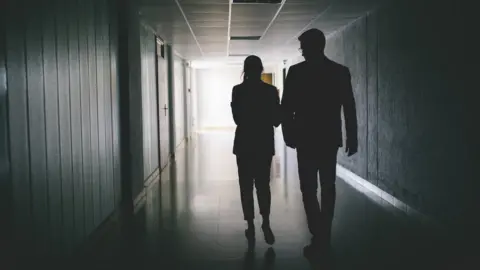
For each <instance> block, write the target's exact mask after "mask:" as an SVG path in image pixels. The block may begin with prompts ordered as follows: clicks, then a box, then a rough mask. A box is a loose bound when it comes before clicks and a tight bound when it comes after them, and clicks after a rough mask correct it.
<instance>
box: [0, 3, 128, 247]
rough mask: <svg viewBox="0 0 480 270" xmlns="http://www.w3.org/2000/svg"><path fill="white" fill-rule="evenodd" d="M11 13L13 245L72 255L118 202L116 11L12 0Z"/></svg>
mask: <svg viewBox="0 0 480 270" xmlns="http://www.w3.org/2000/svg"><path fill="white" fill-rule="evenodd" d="M5 11H6V12H5V14H6V18H5V20H6V26H7V27H6V37H7V38H6V42H5V51H6V65H5V66H6V78H7V85H8V117H9V121H8V122H9V134H8V135H9V147H10V161H11V166H10V168H11V183H12V194H13V210H14V226H15V229H16V233H15V242H16V244H17V245H18V246H17V247H18V248H19V249H21V250H22V252H33V251H35V252H58V253H63V252H69V251H71V250H72V249H73V248H74V247H75V246H77V245H78V244H80V243H81V242H82V241H83V240H85V238H86V236H87V235H89V234H90V233H91V232H92V231H93V230H94V229H95V228H96V227H97V226H98V225H99V224H100V223H101V222H102V221H104V220H105V219H106V218H107V217H108V216H109V215H110V214H111V213H112V212H113V210H114V208H115V206H116V205H117V203H118V202H119V199H120V197H119V196H120V177H119V169H120V168H119V117H118V115H119V106H118V101H117V100H118V91H117V88H118V87H117V86H118V84H117V64H116V63H117V62H116V61H117V33H116V23H117V21H116V20H112V18H113V17H114V16H112V15H114V14H115V13H114V12H115V8H114V6H113V5H112V3H110V2H109V0H46V1H35V0H30V1H29V0H15V1H8V3H7V7H6V9H5ZM1 64H2V59H1V58H0V68H1ZM0 74H2V73H1V72H0ZM0 90H1V78H0ZM1 94H2V91H0V102H1V101H2V99H1V97H2V95H1ZM0 108H4V106H3V105H2V107H0ZM0 116H3V114H2V112H1V111H0ZM0 138H1V137H0ZM29 248H31V249H32V250H29Z"/></svg>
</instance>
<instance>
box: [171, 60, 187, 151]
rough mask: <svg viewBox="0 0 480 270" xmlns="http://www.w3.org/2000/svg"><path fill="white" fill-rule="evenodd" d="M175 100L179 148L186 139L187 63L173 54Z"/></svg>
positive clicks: (176, 142)
mask: <svg viewBox="0 0 480 270" xmlns="http://www.w3.org/2000/svg"><path fill="white" fill-rule="evenodd" d="M172 57H173V70H172V72H173V80H174V83H173V86H174V90H173V100H174V103H173V104H174V106H173V109H174V110H175V113H174V116H175V120H174V121H175V122H174V123H175V147H178V146H179V145H180V144H181V143H182V142H183V140H184V139H185V137H186V130H185V127H186V121H185V120H186V117H185V108H186V99H185V98H186V95H185V92H186V89H185V63H184V61H183V59H182V58H180V57H179V56H177V55H175V54H173V55H172Z"/></svg>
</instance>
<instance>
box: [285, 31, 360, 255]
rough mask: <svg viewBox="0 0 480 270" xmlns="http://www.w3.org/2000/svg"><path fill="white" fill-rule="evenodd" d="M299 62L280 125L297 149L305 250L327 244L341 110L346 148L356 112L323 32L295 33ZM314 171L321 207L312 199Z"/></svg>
mask: <svg viewBox="0 0 480 270" xmlns="http://www.w3.org/2000/svg"><path fill="white" fill-rule="evenodd" d="M298 40H299V41H300V49H301V50H302V55H303V57H304V58H305V61H303V62H301V63H299V64H296V65H293V66H291V67H290V68H289V71H288V75H287V78H286V81H285V89H284V92H283V96H282V104H281V109H282V113H283V121H282V130H283V136H284V140H285V143H286V145H287V146H288V147H291V148H294V149H296V150H297V160H298V173H299V178H300V189H301V191H302V197H303V204H304V208H305V213H306V216H307V223H308V228H309V230H310V233H311V234H312V235H313V237H312V241H311V243H310V245H308V246H306V247H305V249H304V252H305V255H307V256H308V255H309V254H312V253H311V252H313V251H316V250H319V249H320V248H321V250H323V248H328V247H329V245H330V235H331V226H332V220H333V212H334V207H335V197H336V190H335V180H336V163H337V152H338V148H339V147H342V146H343V143H342V126H341V125H342V120H341V109H342V108H343V112H344V117H345V129H346V137H347V138H346V148H345V150H346V153H347V155H348V156H352V155H353V154H355V153H356V152H357V145H358V143H357V117H356V112H355V101H354V98H353V91H352V85H351V81H350V80H351V77H350V71H349V70H348V68H347V67H345V66H342V65H340V64H338V63H335V62H333V61H331V60H330V59H328V58H327V57H326V56H325V54H324V49H325V43H326V40H325V35H324V34H323V32H322V31H320V30H318V29H310V30H307V31H305V32H304V33H303V34H301V35H300V36H299V38H298ZM318 173H319V174H320V185H321V206H322V208H321V209H320V205H319V202H318V198H317V189H318Z"/></svg>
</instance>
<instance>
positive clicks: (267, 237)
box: [262, 225, 275, 245]
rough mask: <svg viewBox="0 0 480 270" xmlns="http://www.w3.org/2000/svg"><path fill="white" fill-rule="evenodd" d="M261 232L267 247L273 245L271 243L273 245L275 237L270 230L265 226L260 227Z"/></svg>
mask: <svg viewBox="0 0 480 270" xmlns="http://www.w3.org/2000/svg"><path fill="white" fill-rule="evenodd" d="M262 230H263V236H264V238H265V242H266V243H267V244H269V245H273V243H275V235H273V231H272V228H270V226H267V225H262Z"/></svg>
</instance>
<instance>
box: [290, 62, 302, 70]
mask: <svg viewBox="0 0 480 270" xmlns="http://www.w3.org/2000/svg"><path fill="white" fill-rule="evenodd" d="M303 68H306V62H305V61H302V62H300V63H296V64H293V65H291V66H290V68H289V70H297V69H303Z"/></svg>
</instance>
